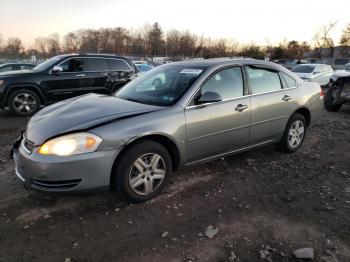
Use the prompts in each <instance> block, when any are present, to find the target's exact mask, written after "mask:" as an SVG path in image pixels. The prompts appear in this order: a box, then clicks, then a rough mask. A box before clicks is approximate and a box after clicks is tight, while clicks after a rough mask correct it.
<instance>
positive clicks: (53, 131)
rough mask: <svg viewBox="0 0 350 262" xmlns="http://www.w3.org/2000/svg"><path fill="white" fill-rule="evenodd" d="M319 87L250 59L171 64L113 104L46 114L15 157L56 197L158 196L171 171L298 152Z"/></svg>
mask: <svg viewBox="0 0 350 262" xmlns="http://www.w3.org/2000/svg"><path fill="white" fill-rule="evenodd" d="M321 108H322V92H321V90H320V86H319V85H318V84H316V83H312V82H304V81H302V80H301V79H300V78H299V77H297V76H296V75H294V74H293V73H291V72H290V71H288V70H287V69H285V68H283V67H282V66H279V65H276V64H274V63H269V62H265V61H259V60H252V59H249V60H248V59H241V60H239V59H237V60H236V59H231V60H218V59H215V60H202V61H187V62H177V63H172V64H166V65H162V66H159V67H157V68H154V69H153V70H151V71H149V72H146V73H145V74H143V75H141V76H139V77H138V78H136V79H134V80H133V81H131V82H130V83H128V84H127V85H125V86H124V87H123V88H122V89H121V90H120V91H118V92H117V93H116V94H115V95H114V96H107V95H97V94H88V95H83V96H80V97H75V98H72V99H69V100H66V101H63V102H60V103H57V104H54V105H51V106H49V107H46V108H44V109H43V110H41V111H39V112H38V113H37V114H36V115H35V116H33V117H32V118H31V120H30V121H29V123H28V126H27V129H26V131H25V132H24V133H23V135H22V136H21V137H20V138H19V139H18V141H17V142H16V144H15V145H14V148H13V157H14V159H15V161H16V174H17V176H18V177H19V178H20V179H21V180H22V181H23V182H25V183H26V184H27V185H28V186H29V187H32V188H35V189H38V190H44V191H53V192H80V191H85V190H91V189H97V188H104V189H106V188H107V189H108V188H117V190H118V191H119V192H120V193H121V194H122V195H123V196H125V197H127V198H128V199H129V200H131V201H135V202H139V201H145V200H148V199H150V198H153V197H154V196H156V195H158V194H159V193H160V192H161V191H162V189H163V188H164V186H165V184H166V182H167V181H168V179H169V178H170V177H171V174H172V172H173V171H175V170H178V169H180V168H182V167H185V166H190V165H194V164H200V163H204V162H208V161H212V160H215V159H219V158H222V157H225V156H228V155H231V154H235V153H239V152H242V151H246V150H250V149H253V148H256V147H260V146H264V145H268V144H277V146H278V148H279V149H280V150H281V151H283V152H288V153H291V152H294V151H296V150H297V149H298V148H299V147H300V146H301V144H302V143H303V140H304V138H305V135H306V130H307V128H308V126H309V125H310V124H311V123H312V122H314V121H316V120H317V119H318V118H319V116H320V114H321V112H322V110H321Z"/></svg>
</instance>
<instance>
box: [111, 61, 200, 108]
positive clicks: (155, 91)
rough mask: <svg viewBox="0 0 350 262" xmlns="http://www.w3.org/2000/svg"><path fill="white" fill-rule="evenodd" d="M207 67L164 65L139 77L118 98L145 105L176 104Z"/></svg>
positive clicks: (119, 93) (117, 95)
mask: <svg viewBox="0 0 350 262" xmlns="http://www.w3.org/2000/svg"><path fill="white" fill-rule="evenodd" d="M205 69H206V67H203V66H202V67H201V66H195V67H194V66H186V65H164V66H160V67H157V68H155V69H153V70H151V71H149V72H146V73H145V74H143V75H141V76H139V77H137V78H136V79H134V80H133V81H131V82H130V83H129V84H127V85H125V86H124V87H123V88H122V89H121V90H120V91H118V92H117V93H116V95H115V96H116V97H118V98H121V99H125V100H130V101H134V102H138V103H143V104H151V105H157V106H170V105H173V104H175V103H176V102H177V101H178V100H179V99H180V98H181V96H182V95H183V94H184V93H185V92H186V91H187V90H188V88H189V87H190V86H191V85H192V84H193V83H194V82H195V81H196V80H197V79H198V77H199V76H200V75H201V74H202V73H203V71H204V70H205Z"/></svg>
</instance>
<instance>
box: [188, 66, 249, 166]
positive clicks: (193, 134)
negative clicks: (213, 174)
mask: <svg viewBox="0 0 350 262" xmlns="http://www.w3.org/2000/svg"><path fill="white" fill-rule="evenodd" d="M243 83H244V81H243V75H242V68H241V67H239V66H236V67H229V68H226V69H222V70H219V71H217V72H216V73H214V74H213V75H211V76H210V77H209V78H208V79H207V81H206V82H205V83H204V85H203V86H202V87H201V89H200V90H199V92H198V93H197V97H199V96H200V95H202V94H204V93H206V92H215V93H217V94H219V95H220V96H221V98H222V101H220V102H215V103H208V104H200V105H196V103H195V102H194V101H195V99H194V101H192V104H190V106H188V107H187V108H186V109H185V117H186V152H187V162H189V163H191V162H195V161H196V160H201V159H206V158H210V157H214V156H218V155H220V154H224V153H227V152H231V151H235V150H238V149H240V148H242V147H245V146H246V145H247V144H248V141H249V130H250V110H251V107H250V97H249V96H248V97H246V96H245V94H246V92H245V90H244V84H243Z"/></svg>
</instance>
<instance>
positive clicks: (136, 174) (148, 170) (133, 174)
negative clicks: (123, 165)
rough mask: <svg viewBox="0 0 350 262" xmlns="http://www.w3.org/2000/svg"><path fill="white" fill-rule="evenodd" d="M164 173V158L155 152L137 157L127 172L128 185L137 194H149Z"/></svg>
mask: <svg viewBox="0 0 350 262" xmlns="http://www.w3.org/2000/svg"><path fill="white" fill-rule="evenodd" d="M165 174H166V165H165V162H164V159H163V158H162V157H161V156H160V155H158V154H156V153H148V154H145V155H142V156H141V157H139V158H138V159H137V160H136V161H135V162H134V164H133V165H132V167H131V169H130V173H129V185H130V188H131V190H132V191H134V192H135V193H137V194H139V195H149V194H151V193H153V192H154V191H155V190H157V189H158V187H159V186H160V185H161V184H162V182H163V180H164V178H165Z"/></svg>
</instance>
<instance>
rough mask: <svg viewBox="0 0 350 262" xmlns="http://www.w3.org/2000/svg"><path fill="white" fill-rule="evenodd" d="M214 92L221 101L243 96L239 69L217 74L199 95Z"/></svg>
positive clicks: (235, 68) (234, 68) (225, 70)
mask: <svg viewBox="0 0 350 262" xmlns="http://www.w3.org/2000/svg"><path fill="white" fill-rule="evenodd" d="M206 92H215V93H218V94H219V95H220V96H221V99H222V100H226V99H231V98H236V97H241V96H243V78H242V70H241V68H240V67H232V68H228V69H224V70H222V71H219V72H217V73H216V74H215V75H213V76H211V77H210V79H209V80H208V81H207V82H206V83H205V84H204V86H203V87H202V90H201V93H202V94H204V93H206Z"/></svg>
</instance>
